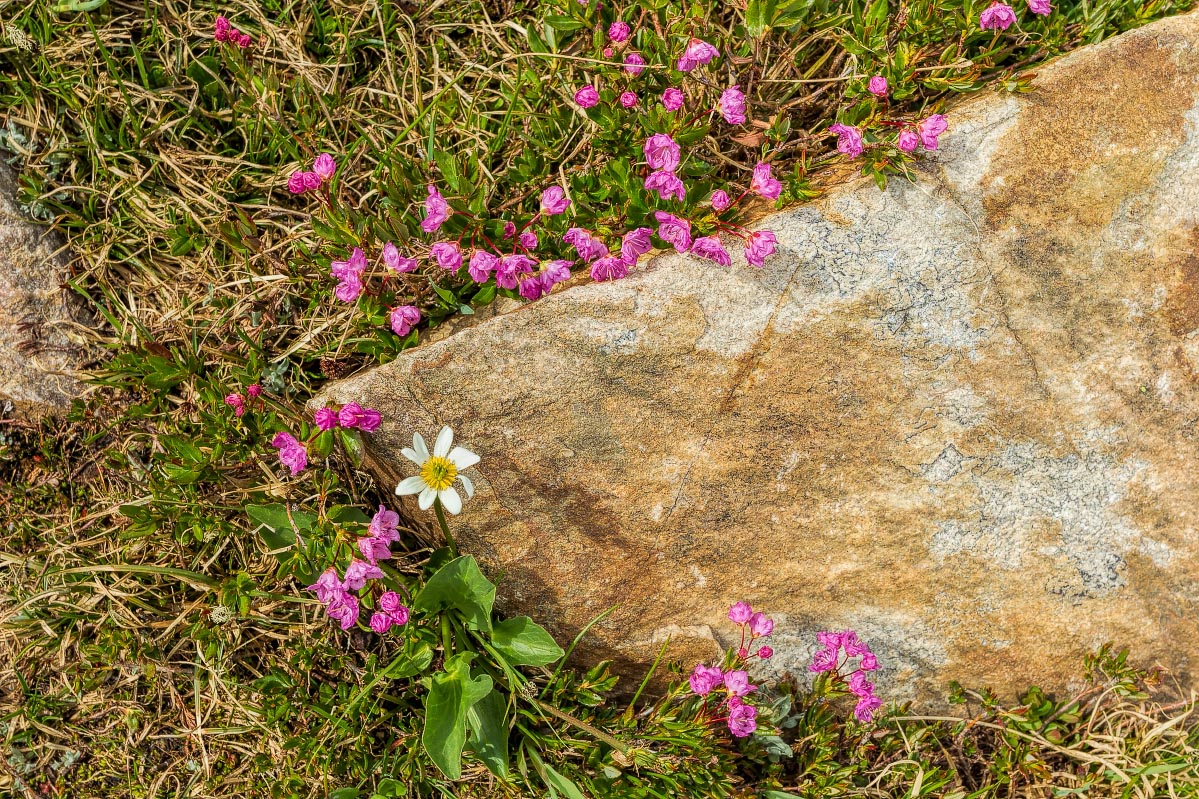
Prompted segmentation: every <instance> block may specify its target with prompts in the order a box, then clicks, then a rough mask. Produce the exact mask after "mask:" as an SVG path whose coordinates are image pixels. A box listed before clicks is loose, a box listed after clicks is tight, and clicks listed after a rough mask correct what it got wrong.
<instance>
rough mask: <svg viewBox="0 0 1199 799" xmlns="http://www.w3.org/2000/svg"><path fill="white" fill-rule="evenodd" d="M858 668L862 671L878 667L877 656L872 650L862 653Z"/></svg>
mask: <svg viewBox="0 0 1199 799" xmlns="http://www.w3.org/2000/svg"><path fill="white" fill-rule="evenodd" d="M858 668H860V669H862V671H874V670H875V669H877V668H878V658H877V657H876V656H875V654H874V653H873V652H866V653H864V654H863V655H862V659H861V660H860V661H858Z"/></svg>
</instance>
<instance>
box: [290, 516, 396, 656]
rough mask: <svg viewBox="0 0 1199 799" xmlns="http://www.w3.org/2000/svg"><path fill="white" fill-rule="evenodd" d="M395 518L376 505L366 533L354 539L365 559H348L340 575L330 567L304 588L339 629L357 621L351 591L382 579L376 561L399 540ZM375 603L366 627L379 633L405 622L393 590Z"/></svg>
mask: <svg viewBox="0 0 1199 799" xmlns="http://www.w3.org/2000/svg"><path fill="white" fill-rule="evenodd" d="M399 521H400V517H399V514H397V513H394V512H392V511H389V510H387V509H386V508H385V507H383V506H382V505H380V506H379V511H378V513H376V514H375V516H374V518H373V519H371V523H370V528H369V532H370V535H368V536H366V537H364V538H362V539H360V540H359V541H358V549H359V551H361V552H362V554H363V557H365V558H366V560H357V559H355V560H353V561H351V563H350V565H349V566H347V567H346V573H345V576H344V577H338V576H337V570H336V569H334V568H333V567H332V566H330V567H329V568H328V569H326V570H325V571H324V573H323V574H321V576H320V577H319V578H318V579H317V581H316V582H315V583H313V584H312V585H310V586H307V587H306V589H307V590H309V591H312V592H314V593H315V594H316V598H317V599H319V600H320V601H321V602H322V603H323V604H324V606H325V613H326V614H327V615H328V616H329V618H331V619H333V620H334V621H337V622H338V623H340V624H341V629H343V630H348V629H350V628H351V627H353V626H354V625H355V624H357V623H358V616H359V614H360V612H361V606H360V604H359V600H358V597H356V596H355V595H354V594H353V593H351V592H352V591H361V590H362V588H364V587H365V586H366V584H367V583H368V582H369V581H371V580H380V579H382V578H383V576H384V575H383V570H382V569H380V568H379V565H378V561H380V560H386V559H388V558H390V557H391V544H392V542H395V541H399V540H400V533H399V530H398V529H397V528H398V525H399ZM375 606H376V610H375V611H374V612H373V613H372V614H371V618H370V628H371V629H372V630H374V631H375V632H376V633H379V634H380V635H382V634H383V633H386V632H387V631H388V630H390V629H391V628H392V627H393V626H396V625H402V624H407V623H408V615H409V613H408V608H406V607H405V606H404V604H403V602H401V601H400V595H399V594H397V593H396V592H394V591H385V592H383V594H382V595H381V596H379V598H378V600H377V601H376V603H375Z"/></svg>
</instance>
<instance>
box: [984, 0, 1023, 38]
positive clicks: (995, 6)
mask: <svg viewBox="0 0 1199 799" xmlns="http://www.w3.org/2000/svg"><path fill="white" fill-rule="evenodd" d="M1015 21H1016V12H1015V11H1013V10H1012V7H1011V6H1009V5H1007V4H1005V3H1001V2H1000V1H999V0H995V2H994V3H991V5H990V6H988V7H987V8H986V10H984V11H983V13H981V14H979V15H978V26H979V27H980V28H982V29H983V30H997V31H1005V30H1007V29H1008V28H1010V27H1011V26H1012V24H1013V23H1014V22H1015Z"/></svg>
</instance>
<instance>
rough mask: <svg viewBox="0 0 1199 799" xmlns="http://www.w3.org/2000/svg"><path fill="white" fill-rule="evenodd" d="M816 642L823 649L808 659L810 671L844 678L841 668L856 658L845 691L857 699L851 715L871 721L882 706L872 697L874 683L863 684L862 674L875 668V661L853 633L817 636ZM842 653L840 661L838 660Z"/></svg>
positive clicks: (864, 679)
mask: <svg viewBox="0 0 1199 799" xmlns="http://www.w3.org/2000/svg"><path fill="white" fill-rule="evenodd" d="M816 640H817V641H819V642H820V645H821V646H822V647H824V648H823V649H820V650H818V651H817V652H816V654H815V655H814V656H813V657H812V665H811V666H809V667H808V668H809V669H810V670H811V671H813V672H817V673H819V672H824V671H831V672H836V673H837V676H838V677H841V678H842V679H845V675H842V674H841V668H842V667H843V666H845V665H846V664H848V663H849V662H850V661H851V660H852V659H853V658H859V660H858V664H857V668H856V669H855V670H854V671H852V672H850V673H849V674H848V675H847V676H848V680H847V682H848V685H849V691H850V693H852V694H853V695H854V696H856V697H858V704H857V706H856V707H855V708H854V711H853V714H854V716H855V717H856V718H857V720H858V721H860V722H862V723H866V722H868V721H870V720H871V719H873V718H874V711H876V710H878V709H879V708H880V707H882V705H883V701H882V700H881V699H879V698H878V697H877V696H875V695H874V683H871V682H867V680H866V674H867V672H871V671H874V670H875V669H877V668H878V658H876V657H875V655H874V653H873V652H871V651H870V647H869V646H868V645H867V644H866V642H865V641H861V640H859V639H858V634H857V633H856V632H854V631H853V630H845V631H844V632H839V633H835V632H821V633H817V634H816ZM843 653H844V656H845V657H844V658H842V657H841V656H842V654H843Z"/></svg>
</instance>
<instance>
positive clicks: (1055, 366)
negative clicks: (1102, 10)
mask: <svg viewBox="0 0 1199 799" xmlns="http://www.w3.org/2000/svg"><path fill="white" fill-rule="evenodd" d="M1036 87H1037V90H1036V91H1035V92H1033V93H1031V94H1026V95H1019V96H1015V95H1007V94H988V95H986V96H982V97H978V98H976V99H974V100H971V101H969V102H967V103H965V104H963V105H961V106H959V107H957V108H956V109H954V110H953V111H952V112H951V114H950V132H949V134H948V135H946V136H945V137H944V138H943V139H942V142H943V150H942V151H941V152H938V153H936V154H934V155H933V156H932V157H929V158H927V159H925V160H923V161H922V162H921V164H920V166H919V168H918V172H919V173H920V174H919V180H918V181H917V182H916V183H914V184H912V183H907V182H905V181H900V180H894V181H892V182H891V184H890V185H889V186H888V188H887V190H886V191H884V192H880V191H879V190H878V189H877V188H875V187H874V186H873V184H867V183H856V184H853V185H849V186H846V187H844V188H841V189H839V190H837V191H834V192H832V193H831V194H829V195H828V196H827V197H825V198H824V199H822V200H820V201H818V202H815V203H812V204H810V205H807V206H803V207H801V208H797V209H795V210H791V211H786V212H783V213H779V214H776V215H774V216H773V217H771V218H770V219H769V220H766V221H765V222H763V223H762V226H763V227H769V228H771V229H773V230H775V231H776V232H777V233H778V237H779V241H780V245H781V246H780V251H779V253H778V254H776V255H775V256H774V257H773V258H772V259H770V260H769V261H768V263H767V266H766V268H765V269H763V270H761V271H758V270H755V269H752V268H749V267H747V266H746V265H745V263H744V261H743V260H741V259H739V258H737V259H735V263H734V266H733V268H732V269H731V270H725V269H721V268H719V267H714V266H712V265H711V264H708V263H704V262H700V261H697V260H693V259H691V258H688V257H679V256H674V255H669V256H662V257H659V258H657V259H656V260H654V261H653V262H652V264H651V265H650V266H649V267H647V268H644V269H642V270H641V271H640V273H638V274H636V275H635V276H633V277H630V278H629V279H627V280H623V281H619V282H615V283H603V284H587V285H581V286H575V287H572V288H569V289H567V290H565V291H562V292H561V293H558V294H554V295H552V296H550V297H549V298H547V299H543V300H541V301H538V302H535V303H532V304H529V305H527V306H524V307H522V308H520V309H519V310H517V311H514V312H510V313H507V314H503V315H500V316H497V317H495V318H492V319H490V320H487V321H485V322H483V323H481V324H479V325H477V326H475V327H471V328H468V329H464V330H461V331H460V332H458V333H455V334H454V335H453V336H451V337H449V338H447V339H445V340H442V341H438V342H436V343H434V344H430V345H426V346H424V347H421V348H418V349H416V350H414V351H411V352H409V353H406V354H405V355H404V356H403V357H401V358H400V359H398V360H397V361H395V362H394V363H392V364H389V365H387V366H385V367H382V368H379V369H376V370H374V371H371V372H369V373H366V374H363V375H361V376H359V377H356V378H353V379H350V380H347V381H344V382H342V383H339V384H337V385H334V386H332V387H331V388H330V389H329V390H328V391H327V393H326V398H329V399H332V400H335V401H341V402H345V401H350V400H357V401H359V402H363V403H365V404H369V405H372V406H374V407H376V408H378V409H379V410H381V411H382V412H383V414H384V419H385V420H386V421H385V423H384V426H383V428H382V430H381V431H380V433H378V434H377V435H375V436H374V437H373V442H372V451H371V455H372V463H373V466H372V468H373V469H375V470H376V472H377V473H378V474H379V475H380V476H381V478H382V479H383V480H385V481H387V482H394V481H396V480H398V479H399V478H400V477H402V476H405V475H407V474H410V473H411V468H410V466H409V465H408V464H407V463H406V462H405V461H403V460H402V458H401V457H400V455H399V450H400V448H401V447H402V446H404V445H406V444H407V443H408V441H409V440H410V436H411V432H412V431H413V430H419V431H422V432H423V433H424V434H425V435H426V436H432V435H434V434H435V433H436V431H437V429H438V427H439V426H440V425H442V424H449V425H452V426H453V427H454V428H455V430H456V431H457V432H458V439H459V441H461V442H462V443H464V444H466V445H468V446H469V447H470V448H471V449H473V450H474V451H476V452H478V453H479V454H480V455H481V456H482V458H483V460H482V463H481V464H480V465H479V467H478V469H477V471H478V474H479V476H480V479H479V481H478V482H479V485H480V490H479V494H478V496H476V498H475V499H474V501H472V502H470V503H468V504H467V507H466V510H465V511H464V513H463V515H462V516H461V517H460V518H459V520H458V521H457V526H458V530H459V532H458V536H459V541H460V542H461V544H462V545H463V546H464V548H465V549H467V550H468V551H470V552H473V553H475V554H477V555H478V556H479V558H480V559H481V560H482V561H483V563H484V564H485V565H486V566H487V567H488V569H489V570H490V572H491V574H492V575H494V576H496V577H499V578H500V591H501V605H502V607H503V608H504V609H506V610H509V611H521V612H528V613H531V614H532V615H534V616H535V617H536V618H538V619H539V620H541V621H543V622H544V623H546V624H547V626H548V627H549V628H550V629H551V630H552V631H554V632H555V633H556V634H557V635H558V637H559V639H560V640H562V641H568V640H569V639H570V638H571V637H572V636H573V635H574V634H575V633H576V632H577V631H578V630H579V629H580V628H581V627H582V626H583V625H584V624H586V623H587V622H588V621H589V620H591V619H592V618H593V617H594V616H595V615H597V614H599V613H601V612H602V611H604V610H606V609H607V608H609V607H611V606H614V605H615V606H617V610H616V611H615V612H614V613H613V614H612V615H610V616H609V617H607V618H606V619H605V620H604V621H603V622H602V623H600V624H599V625H597V626H596V627H595V628H594V630H593V632H592V633H591V635H590V638H589V640H590V642H591V650H590V652H589V656H591V657H596V656H601V655H602V656H610V657H615V658H617V659H618V660H621V661H626V662H641V663H645V662H647V661H648V660H649V659H650V658H652V656H653V654H654V652H655V651H656V649H657V647H658V646H659V645H660V643H661V642H662V641H663V640H665V639H666V637H667V636H670V637H671V640H672V645H673V647H674V653H675V654H677V655H678V656H679V657H681V658H684V659H691V658H696V657H700V656H703V655H707V654H711V653H712V652H713V651H714V649H715V642H719V643H721V644H726V645H727V644H729V643H730V642H731V641H733V639H732V630H731V625H730V624H729V623H728V622H727V621H725V611H726V609H727V607H728V606H729V604H730V603H732V602H733V601H735V600H738V599H746V600H749V601H751V602H752V603H753V604H754V606H755V607H758V608H761V609H763V610H766V611H768V612H770V613H771V614H772V615H774V616H776V618H777V619H778V624H777V626H776V628H775V636H774V639H775V640H774V641H773V643H774V644H775V649H776V652H777V653H778V654H777V655H776V657H775V659H774V660H772V661H770V663H769V664H768V668H769V669H770V670H781V669H802V668H803V667H804V666H805V665H806V662H807V660H808V658H809V656H810V654H811V653H812V651H813V650H814V649H815V639H814V634H815V632H816V631H817V630H820V629H824V628H845V627H853V628H856V629H857V630H858V631H859V632H860V633H861V634H862V635H863V637H864V638H865V639H867V640H868V641H870V642H871V643H873V644H874V645H875V647H876V649H877V650H878V652H879V655H880V660H881V662H882V664H883V666H882V674H881V675H880V679H879V680H878V682H879V684H880V686H883V688H882V692H883V693H884V694H885V695H886V696H888V698H903V697H916V698H919V699H921V700H923V701H935V700H936V699H937V698H938V697H943V696H944V695H945V692H946V691H947V685H948V682H949V681H950V680H952V679H956V680H960V681H963V682H965V683H967V684H973V685H991V686H994V687H995V688H997V689H998V690H999V691H1000V692H1002V693H1006V694H1011V693H1012V692H1014V691H1016V690H1018V689H1019V688H1021V687H1023V686H1027V685H1028V684H1029V683H1030V682H1036V683H1040V684H1042V685H1045V686H1047V687H1050V688H1058V689H1060V688H1064V687H1067V686H1066V684H1065V683H1066V681H1067V680H1068V678H1069V676H1070V675H1076V674H1078V673H1079V672H1080V666H1081V659H1082V657H1083V656H1084V655H1085V654H1086V653H1088V652H1089V651H1091V650H1093V649H1094V648H1095V647H1097V646H1098V645H1099V644H1101V643H1103V642H1105V641H1109V640H1112V641H1116V642H1119V643H1121V644H1126V645H1129V646H1131V647H1133V648H1134V651H1135V657H1136V659H1137V660H1139V661H1140V662H1142V663H1149V664H1153V663H1159V664H1161V665H1163V666H1165V667H1167V668H1169V669H1170V670H1171V671H1172V672H1173V675H1174V676H1175V677H1176V678H1177V679H1178V680H1180V681H1182V682H1183V683H1184V684H1191V685H1194V684H1195V675H1196V673H1197V666H1199V663H1197V662H1196V657H1197V656H1196V655H1195V653H1196V652H1199V614H1197V613H1196V610H1197V608H1199V605H1197V603H1199V532H1197V530H1199V515H1197V514H1199V255H1197V253H1196V245H1197V243H1199V17H1196V16H1194V15H1188V16H1184V17H1178V18H1174V19H1168V20H1165V21H1162V22H1158V23H1155V24H1153V25H1150V26H1148V27H1145V28H1143V29H1140V30H1137V31H1134V32H1131V33H1127V34H1125V35H1123V36H1120V37H1119V38H1116V39H1113V40H1110V41H1108V42H1106V43H1104V44H1100V45H1097V46H1094V47H1089V48H1086V49H1084V50H1080V51H1078V52H1076V53H1074V54H1072V55H1070V56H1068V57H1066V58H1064V59H1062V60H1060V61H1058V62H1057V63H1056V64H1053V65H1052V66H1049V67H1046V68H1044V69H1042V70H1041V71H1040V75H1039V77H1038V78H1037V80H1036Z"/></svg>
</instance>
